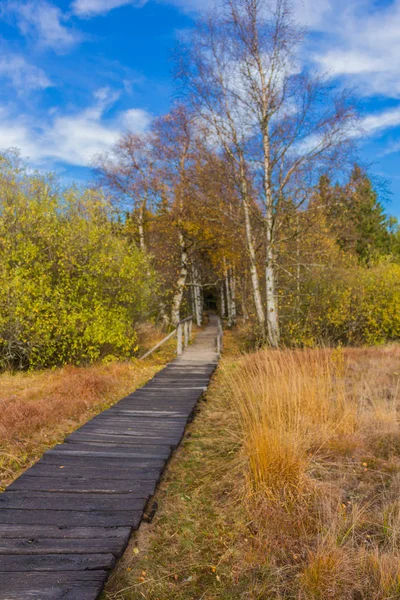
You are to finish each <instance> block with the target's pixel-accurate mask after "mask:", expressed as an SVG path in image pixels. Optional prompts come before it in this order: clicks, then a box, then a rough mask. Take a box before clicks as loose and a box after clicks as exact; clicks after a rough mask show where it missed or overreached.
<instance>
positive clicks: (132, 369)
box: [0, 325, 175, 490]
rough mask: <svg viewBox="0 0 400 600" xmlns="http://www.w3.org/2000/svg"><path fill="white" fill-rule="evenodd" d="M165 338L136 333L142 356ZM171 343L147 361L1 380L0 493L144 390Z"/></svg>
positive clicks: (170, 352) (149, 331) (148, 331)
mask: <svg viewBox="0 0 400 600" xmlns="http://www.w3.org/2000/svg"><path fill="white" fill-rule="evenodd" d="M164 335H165V334H163V333H162V332H159V331H158V330H156V329H155V328H154V327H152V326H150V325H146V326H142V328H141V330H140V332H139V338H140V339H141V342H142V343H141V347H142V352H143V353H144V352H145V351H146V350H147V349H149V348H150V347H152V346H154V345H155V344H156V343H157V342H158V341H160V339H162V338H163V337H164ZM174 344H175V342H174V340H172V341H171V343H169V344H168V345H167V346H165V347H163V348H162V349H161V350H160V351H158V352H157V353H155V354H153V355H152V356H151V357H149V358H148V359H147V360H145V361H139V360H132V361H127V362H115V363H109V364H94V365H90V366H87V367H72V366H68V367H64V368H61V369H54V370H49V369H48V370H44V371H38V372H27V373H14V374H13V373H3V374H1V375H0V490H1V489H4V488H5V487H6V486H7V485H9V484H10V483H11V482H12V481H13V480H14V479H16V477H18V476H19V475H20V474H21V473H22V472H23V471H24V470H25V469H26V468H28V467H30V466H31V465H32V464H33V463H34V462H36V461H37V460H38V459H39V458H40V457H41V456H42V454H43V453H44V452H45V451H46V450H47V449H48V448H51V447H53V446H54V445H56V444H57V443H61V442H62V441H63V440H64V438H65V436H66V435H68V434H69V433H72V432H73V431H75V430H76V429H77V428H78V427H80V426H81V425H83V424H84V423H86V422H87V421H89V420H90V419H91V418H93V417H94V416H95V415H96V414H98V413H100V412H102V411H103V410H105V409H107V408H108V407H109V406H111V405H112V404H114V403H115V402H117V401H118V400H120V399H121V398H122V397H123V396H125V395H126V394H128V393H131V392H133V391H134V390H135V389H137V388H138V387H141V386H143V385H144V384H145V383H147V381H149V379H151V378H152V377H153V376H154V375H155V374H156V373H157V371H159V370H160V369H161V368H162V367H163V366H164V365H165V364H166V363H167V362H169V361H170V360H171V359H172V358H173V356H174V350H175V346H174Z"/></svg>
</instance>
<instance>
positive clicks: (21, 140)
mask: <svg viewBox="0 0 400 600" xmlns="http://www.w3.org/2000/svg"><path fill="white" fill-rule="evenodd" d="M115 98H116V96H115V94H113V93H112V92H111V91H110V90H108V88H104V89H101V90H99V91H98V92H97V93H96V95H95V102H94V104H93V105H92V106H90V107H88V108H86V109H85V110H82V111H80V112H75V113H68V114H62V115H60V114H59V113H57V112H56V113H54V114H52V115H51V117H50V119H49V121H48V123H47V124H46V125H45V126H44V127H43V128H42V129H41V130H40V131H37V129H33V128H32V127H31V126H30V119H29V117H28V116H20V117H18V118H16V119H13V118H12V115H11V114H10V110H6V109H5V108H3V109H0V140H1V146H2V147H3V148H9V147H17V148H20V150H21V152H22V154H23V156H27V157H29V158H30V160H31V161H32V163H33V164H35V165H36V166H39V167H42V166H45V167H46V168H49V163H53V164H54V163H58V162H61V163H66V164H69V165H74V166H90V164H91V161H92V158H93V156H94V155H95V154H98V153H100V152H104V151H105V150H107V149H108V148H109V147H110V146H111V145H113V144H114V143H115V142H116V141H117V140H118V138H119V137H120V135H121V133H122V132H123V131H126V129H129V130H131V131H134V132H141V131H144V130H146V128H147V127H148V125H149V123H150V120H151V117H150V115H149V114H148V113H147V112H146V111H144V110H141V109H130V110H127V111H124V112H121V113H119V114H118V115H117V116H116V117H114V118H113V119H106V118H105V111H106V109H107V108H108V107H110V106H111V104H112V103H113V102H114V101H115Z"/></svg>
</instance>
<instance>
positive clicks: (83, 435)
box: [65, 431, 183, 450]
mask: <svg viewBox="0 0 400 600" xmlns="http://www.w3.org/2000/svg"><path fill="white" fill-rule="evenodd" d="M182 435H183V432H182V434H181V435H180V436H179V437H178V436H175V437H174V438H172V437H168V438H163V437H161V436H158V437H154V436H151V435H150V434H149V435H148V436H147V437H145V436H138V435H136V436H135V435H122V434H121V435H119V434H117V433H97V432H93V433H90V432H88V431H76V432H75V433H73V434H71V435H69V436H68V437H67V438H66V440H65V441H66V443H68V444H75V443H78V444H81V443H82V442H83V443H86V442H93V443H99V444H100V443H101V444H118V445H119V444H123V445H124V446H125V445H126V446H130V447H131V448H132V447H137V446H138V445H140V446H141V447H142V446H147V445H149V446H154V444H160V443H161V442H162V441H164V442H165V444H163V445H164V446H166V447H167V448H168V449H169V450H170V449H171V448H175V446H176V445H177V444H178V443H179V442H180V440H181V439H182Z"/></svg>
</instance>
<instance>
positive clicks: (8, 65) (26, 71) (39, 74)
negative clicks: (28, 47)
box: [0, 54, 51, 93]
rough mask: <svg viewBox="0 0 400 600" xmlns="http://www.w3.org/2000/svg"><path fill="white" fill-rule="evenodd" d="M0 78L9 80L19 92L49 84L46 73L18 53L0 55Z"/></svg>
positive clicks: (43, 87) (44, 86)
mask: <svg viewBox="0 0 400 600" xmlns="http://www.w3.org/2000/svg"><path fill="white" fill-rule="evenodd" d="M0 78H5V79H8V80H9V81H11V83H12V84H13V85H14V87H15V88H16V89H17V90H18V92H19V93H24V92H26V91H27V90H34V89H45V88H48V87H50V86H51V82H50V80H49V79H48V77H47V75H46V73H45V72H44V71H43V70H42V69H40V68H39V67H36V66H35V65H31V64H30V63H29V62H27V60H26V59H25V58H24V57H23V56H20V55H19V54H3V55H2V56H0Z"/></svg>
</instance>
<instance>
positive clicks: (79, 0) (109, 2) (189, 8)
mask: <svg viewBox="0 0 400 600" xmlns="http://www.w3.org/2000/svg"><path fill="white" fill-rule="evenodd" d="M148 1H149V0H73V2H72V11H73V12H74V14H75V15H77V16H78V17H83V18H89V17H95V16H97V15H105V14H107V13H108V12H109V11H110V10H113V9H114V8H120V7H121V6H127V5H131V6H133V7H135V8H141V7H142V6H145V5H146V4H147V3H148ZM158 2H159V3H160V4H169V5H171V6H176V7H177V8H179V9H181V10H182V11H183V12H190V13H192V12H197V11H199V10H204V9H207V8H211V7H212V6H213V5H214V4H215V2H214V0H158Z"/></svg>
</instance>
